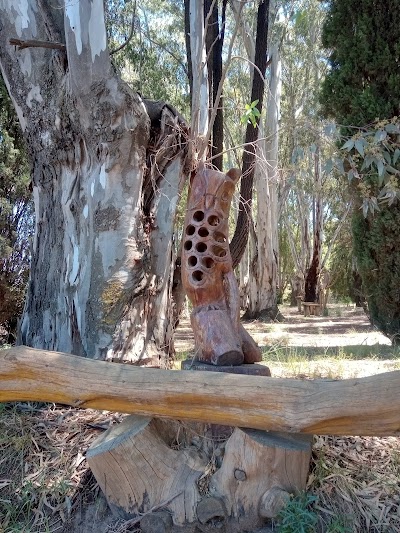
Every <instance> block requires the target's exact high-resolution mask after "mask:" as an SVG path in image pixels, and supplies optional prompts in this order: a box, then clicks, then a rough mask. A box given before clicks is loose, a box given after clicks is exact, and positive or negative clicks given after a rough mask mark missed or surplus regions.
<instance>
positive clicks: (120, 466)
mask: <svg viewBox="0 0 400 533" xmlns="http://www.w3.org/2000/svg"><path fill="white" fill-rule="evenodd" d="M182 367H183V369H189V368H190V369H192V370H202V371H204V370H208V371H214V372H215V371H217V372H234V373H236V374H246V375H249V374H250V375H265V376H266V379H267V376H270V371H269V369H268V367H266V366H263V365H258V364H248V365H240V366H232V367H228V366H221V367H218V366H214V365H207V364H204V363H202V362H199V361H189V360H188V361H184V362H183V363H182ZM155 371H156V370H155ZM243 408H244V409H245V406H243ZM311 441H312V439H311V437H310V436H307V435H294V434H286V433H278V432H273V431H269V432H268V431H260V430H254V429H246V428H233V427H229V426H222V425H215V424H200V423H187V422H184V423H180V422H176V421H172V420H163V419H155V418H153V419H151V418H148V417H140V416H136V415H131V416H128V417H127V418H125V420H124V421H123V422H122V423H121V424H119V425H116V426H113V427H112V428H110V429H109V430H107V431H106V432H105V433H103V434H102V435H101V436H100V437H99V438H98V439H97V440H96V441H94V442H93V444H92V445H91V447H90V448H89V450H88V452H87V454H86V457H87V460H88V463H89V466H90V468H91V469H92V471H93V474H94V476H95V477H96V480H97V482H98V483H99V485H100V487H101V489H102V490H103V492H104V494H105V496H106V498H107V501H108V503H109V505H110V507H111V509H112V510H113V511H114V513H116V514H117V515H118V516H122V517H124V518H131V517H139V519H140V517H141V523H142V522H143V524H142V525H143V531H145V532H146V531H151V533H153V530H152V528H153V529H154V527H155V526H154V524H155V523H157V527H156V530H154V531H157V532H160V533H164V532H167V531H180V528H181V527H182V526H185V527H186V529H185V532H186V531H189V530H190V531H193V532H199V531H200V532H201V531H204V532H209V531H212V530H213V529H214V528H215V529H216V530H218V531H223V532H225V533H231V532H232V533H239V532H243V531H253V530H255V529H257V528H260V527H262V526H263V525H265V523H266V520H267V519H269V518H273V517H275V516H276V515H277V514H278V513H279V511H280V510H281V509H282V507H283V506H284V505H285V504H286V503H287V501H288V500H289V497H290V494H293V493H297V492H299V491H303V490H304V489H305V487H306V481H307V475H308V470H309V463H310V456H311ZM165 512H167V513H168V514H169V515H170V517H171V519H170V520H166V517H167V518H168V514H165ZM148 524H152V525H150V526H149V527H150V529H149V528H148V527H147V525H148ZM190 528H192V529H190Z"/></svg>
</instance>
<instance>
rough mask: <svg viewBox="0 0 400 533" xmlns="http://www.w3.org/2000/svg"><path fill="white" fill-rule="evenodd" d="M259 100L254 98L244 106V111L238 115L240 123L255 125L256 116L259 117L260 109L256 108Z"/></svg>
mask: <svg viewBox="0 0 400 533" xmlns="http://www.w3.org/2000/svg"><path fill="white" fill-rule="evenodd" d="M258 102H259V100H254V102H251V104H246V105H245V106H244V108H245V112H244V113H243V115H242V116H241V117H240V123H241V124H250V123H251V124H253V126H254V127H255V128H256V127H257V118H259V117H260V111H259V110H258V108H257V104H258Z"/></svg>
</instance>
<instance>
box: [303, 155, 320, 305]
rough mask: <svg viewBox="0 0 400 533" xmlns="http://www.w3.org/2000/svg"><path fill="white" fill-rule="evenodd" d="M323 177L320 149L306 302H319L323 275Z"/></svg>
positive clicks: (315, 163) (316, 172) (315, 160)
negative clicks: (320, 282)
mask: <svg viewBox="0 0 400 533" xmlns="http://www.w3.org/2000/svg"><path fill="white" fill-rule="evenodd" d="M321 178H322V176H321V168H320V159H319V149H318V148H317V150H316V152H315V154H314V183H315V188H314V190H315V199H314V217H313V219H314V220H313V222H314V245H313V255H312V259H311V264H310V267H309V269H308V270H307V274H306V279H305V287H304V293H305V295H304V299H305V301H306V302H316V301H317V300H318V292H319V291H318V283H319V276H320V273H321V259H322V258H321V252H322V238H323V202H322V194H321V193H322V190H321V189H322V179H321Z"/></svg>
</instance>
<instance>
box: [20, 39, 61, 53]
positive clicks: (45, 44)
mask: <svg viewBox="0 0 400 533" xmlns="http://www.w3.org/2000/svg"><path fill="white" fill-rule="evenodd" d="M10 44H12V45H14V46H18V50H23V49H24V48H53V49H56V50H62V51H64V52H65V50H66V47H65V44H63V43H55V42H51V41H37V40H33V39H32V40H27V41H23V40H21V39H10Z"/></svg>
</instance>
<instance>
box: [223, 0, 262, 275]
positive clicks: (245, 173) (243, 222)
mask: <svg viewBox="0 0 400 533" xmlns="http://www.w3.org/2000/svg"><path fill="white" fill-rule="evenodd" d="M268 21H269V0H262V1H261V2H260V4H259V6H258V11H257V34H256V45H255V57H254V64H255V66H256V67H257V69H254V74H253V83H252V88H251V97H250V103H251V102H254V101H256V100H258V104H257V108H258V110H259V111H260V114H261V111H262V105H263V98H264V83H265V80H264V78H263V77H262V76H264V75H265V70H266V68H267V44H268ZM260 73H261V74H262V76H260ZM259 121H260V118H259V117H257V118H256V127H254V126H253V124H252V123H251V122H249V123H248V124H247V128H246V137H245V145H244V148H243V162H242V179H241V180H240V203H239V215H238V218H237V222H236V228H235V233H234V235H233V237H232V241H231V243H230V250H231V255H232V264H233V268H236V266H237V265H238V264H239V262H240V259H241V257H242V255H243V253H244V250H245V248H246V244H247V239H248V235H249V224H250V213H251V203H252V198H253V180H254V171H255V163H256V150H257V139H258V124H259Z"/></svg>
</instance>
